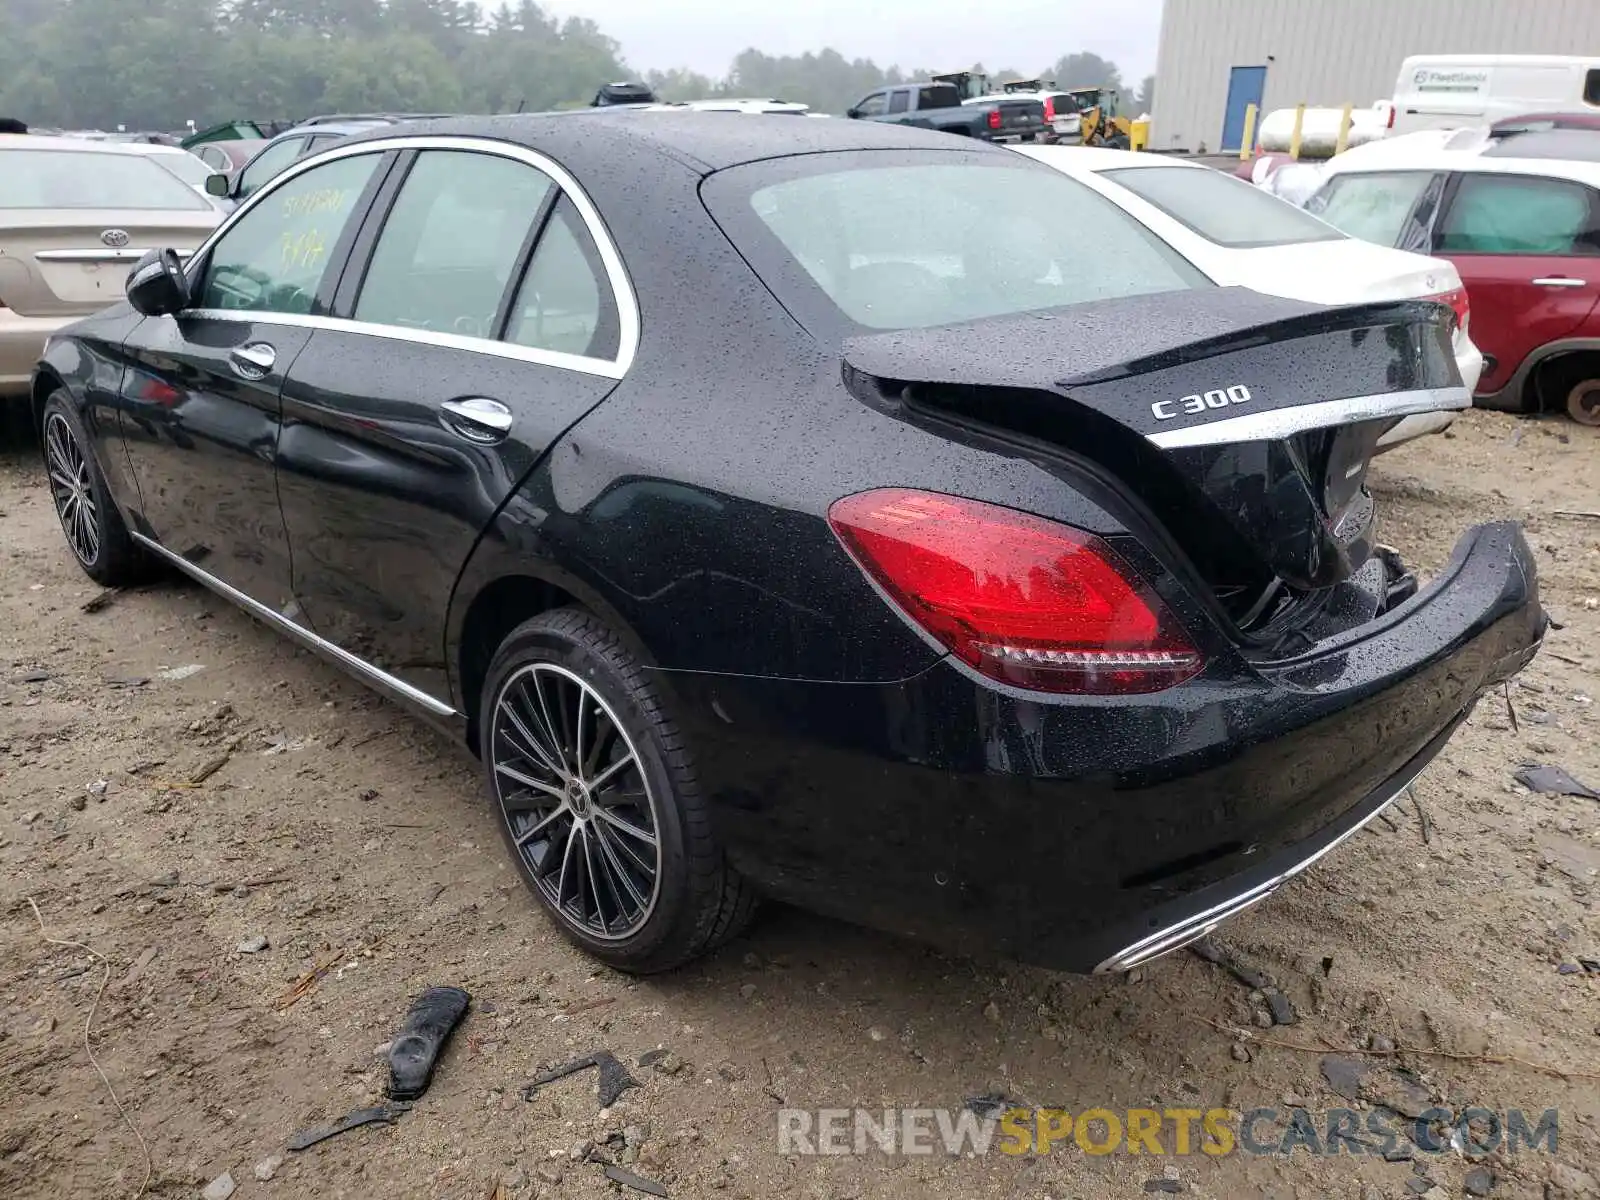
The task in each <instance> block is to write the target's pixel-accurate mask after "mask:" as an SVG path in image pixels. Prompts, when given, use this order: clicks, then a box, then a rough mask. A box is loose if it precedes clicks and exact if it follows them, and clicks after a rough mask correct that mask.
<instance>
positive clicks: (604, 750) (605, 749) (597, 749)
mask: <svg viewBox="0 0 1600 1200" xmlns="http://www.w3.org/2000/svg"><path fill="white" fill-rule="evenodd" d="M602 721H604V722H605V733H604V734H601V732H600V723H601V722H602ZM594 727H595V738H594V744H593V745H592V746H590V747H589V757H588V758H587V759H585V760H584V761H583V762H582V763H581V764H579V768H578V769H579V770H580V771H582V772H583V776H584V778H585V779H587V778H588V777H589V776H590V775H592V774H593V773H594V770H595V768H596V767H598V766H599V765H600V764H601V763H603V762H605V761H606V756H607V755H609V754H610V753H611V748H612V747H613V746H615V745H616V744H617V727H616V725H615V724H613V723H612V721H611V718H610V717H608V716H607V715H606V711H605V709H603V708H599V707H597V708H596V709H595V712H594Z"/></svg>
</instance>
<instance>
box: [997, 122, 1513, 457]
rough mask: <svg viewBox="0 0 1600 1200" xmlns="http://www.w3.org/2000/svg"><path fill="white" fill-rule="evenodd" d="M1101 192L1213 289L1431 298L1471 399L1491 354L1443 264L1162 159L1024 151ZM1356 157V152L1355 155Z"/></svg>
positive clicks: (1422, 426)
mask: <svg viewBox="0 0 1600 1200" xmlns="http://www.w3.org/2000/svg"><path fill="white" fill-rule="evenodd" d="M1012 149H1013V150H1014V151H1015V152H1016V153H1018V154H1026V155H1027V156H1028V157H1029V158H1035V159H1038V160H1039V161H1040V162H1042V163H1045V164H1046V165H1047V166H1051V167H1054V168H1055V169H1056V170H1058V171H1061V172H1062V173H1064V174H1067V175H1070V176H1072V177H1073V178H1074V179H1076V180H1078V181H1079V182H1081V183H1083V184H1084V185H1085V186H1087V187H1090V188H1093V189H1094V190H1095V191H1097V192H1099V193H1100V194H1101V195H1102V196H1105V197H1106V198H1107V199H1108V200H1110V201H1112V203H1114V204H1116V205H1117V207H1119V208H1121V209H1122V210H1123V211H1124V212H1126V213H1128V214H1129V215H1130V216H1132V217H1133V218H1135V219H1136V220H1137V221H1139V223H1140V224H1142V225H1144V226H1145V227H1146V228H1148V229H1149V230H1150V231H1151V232H1152V233H1154V234H1155V235H1156V236H1157V237H1159V238H1161V240H1162V241H1164V242H1166V243H1167V244H1168V245H1169V246H1171V247H1173V248H1174V249H1175V250H1177V251H1178V252H1179V253H1180V254H1182V255H1183V256H1184V257H1185V258H1187V259H1188V260H1189V261H1190V262H1192V263H1193V264H1194V265H1195V266H1196V267H1198V268H1199V269H1200V270H1201V271H1202V272H1204V273H1205V274H1206V275H1207V276H1209V277H1210V278H1211V279H1212V280H1214V281H1215V282H1217V283H1220V284H1237V285H1239V286H1242V287H1247V288H1250V289H1251V290H1252V291H1257V292H1265V293H1266V294H1267V295H1271V296H1285V297H1288V298H1290V299H1294V300H1305V301H1307V302H1309V303H1313V304H1358V303H1361V302H1363V301H1371V300H1409V299H1431V300H1438V301H1440V302H1441V303H1445V304H1448V305H1450V307H1451V308H1453V309H1454V310H1455V313H1456V333H1455V355H1456V365H1457V366H1458V367H1459V368H1460V369H1461V379H1462V382H1463V383H1464V384H1465V385H1466V387H1467V391H1468V392H1469V393H1470V392H1471V391H1472V390H1473V389H1474V388H1475V387H1476V386H1477V383H1478V376H1479V375H1481V374H1482V373H1483V355H1482V354H1481V353H1480V352H1479V350H1478V348H1477V347H1476V346H1474V345H1473V344H1472V339H1471V338H1470V337H1469V336H1468V334H1467V324H1468V305H1467V293H1466V290H1465V289H1464V288H1463V287H1462V285H1461V276H1460V274H1459V273H1458V272H1457V271H1456V268H1455V267H1454V266H1453V265H1452V264H1451V263H1448V262H1446V261H1445V260H1443V259H1440V258H1430V257H1428V256H1426V255H1422V254H1412V253H1409V252H1408V251H1405V250H1393V249H1390V248H1389V247H1387V246H1378V245H1374V244H1373V243H1371V242H1364V241H1360V240H1358V239H1356V238H1352V237H1348V236H1346V235H1345V234H1343V233H1341V232H1339V230H1337V229H1335V228H1334V227H1333V226H1332V225H1329V224H1327V223H1325V222H1323V221H1320V220H1318V219H1317V218H1316V217H1314V216H1312V215H1311V214H1310V213H1307V212H1303V211H1302V210H1300V209H1298V208H1296V207H1295V206H1294V205H1292V204H1288V203H1285V202H1284V201H1282V200H1279V199H1278V198H1277V197H1275V196H1271V195H1268V194H1267V193H1266V192H1264V191H1262V190H1261V189H1260V188H1257V187H1253V186H1251V185H1250V184H1248V183H1246V182H1245V181H1244V180H1242V179H1237V178H1235V177H1234V176H1232V175H1225V174H1223V173H1222V172H1221V171H1215V170H1212V169H1211V168H1210V167H1204V166H1201V165H1199V164H1197V163H1191V162H1185V161H1183V160H1182V159H1174V158H1168V157H1166V156H1165V155H1159V154H1138V153H1132V152H1130V151H1127V150H1103V149H1098V148H1090V147H1079V146H1014V147H1012ZM1352 153H1353V152H1352ZM1453 419H1454V414H1452V413H1426V414H1422V415H1419V416H1413V417H1407V418H1405V419H1404V420H1403V421H1401V422H1400V423H1399V424H1398V425H1396V426H1395V427H1394V428H1393V429H1391V430H1390V431H1389V432H1388V433H1386V434H1384V436H1383V437H1382V439H1381V440H1380V441H1379V443H1378V446H1379V448H1380V449H1381V450H1387V449H1391V448H1393V447H1395V446H1398V445H1399V444H1400V443H1402V442H1407V441H1410V440H1411V439H1412V438H1416V437H1421V436H1422V435H1423V434H1428V433H1438V432H1439V431H1441V430H1443V429H1445V428H1446V427H1448V426H1449V424H1450V422H1451V421H1452V420H1453Z"/></svg>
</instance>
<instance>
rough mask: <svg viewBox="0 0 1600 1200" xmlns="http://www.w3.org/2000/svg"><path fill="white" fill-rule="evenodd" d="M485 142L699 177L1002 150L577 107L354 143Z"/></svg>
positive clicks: (889, 128) (930, 138)
mask: <svg viewBox="0 0 1600 1200" xmlns="http://www.w3.org/2000/svg"><path fill="white" fill-rule="evenodd" d="M428 136H433V137H444V136H449V137H484V138H492V139H495V140H497V141H504V142H510V143H512V144H514V145H521V146H526V147H527V148H528V149H530V150H539V151H542V152H544V153H546V154H549V155H551V157H553V158H555V159H556V161H558V162H560V163H562V164H563V165H565V166H568V167H574V168H577V167H581V165H582V163H583V162H584V161H585V160H586V159H592V158H595V157H603V158H607V159H612V158H614V157H615V156H618V155H625V154H628V153H630V152H634V153H638V152H645V153H650V152H654V153H655V154H657V155H659V156H661V157H663V158H669V159H673V160H675V161H677V162H679V163H681V164H683V165H685V166H688V167H691V168H693V169H695V170H697V171H699V172H700V173H702V174H708V173H710V172H712V171H720V170H723V169H725V168H728V167H734V166H738V165H740V164H741V163H747V162H759V161H762V160H764V159H772V158H790V157H794V156H797V155H803V154H826V153H830V152H834V151H848V150H948V151H950V152H952V153H967V154H984V153H993V154H1004V153H1005V151H1004V150H1001V149H1000V148H998V147H993V146H989V145H987V144H986V143H982V142H974V141H971V140H970V139H967V138H960V139H958V138H954V137H952V136H951V135H950V134H948V133H936V132H934V131H933V130H928V129H913V128H911V127H909V126H905V125H895V124H890V123H887V122H879V121H802V122H797V121H795V120H794V119H793V117H792V116H783V115H769V114H763V113H751V114H748V115H745V116H742V117H741V118H740V119H739V120H737V121H731V120H729V119H728V116H727V114H726V113H717V112H699V111H694V110H688V111H678V112H660V111H651V110H649V109H621V108H620V107H609V108H583V109H573V110H570V111H567V112H557V113H515V114H508V115H506V116H498V117H454V118H451V119H449V120H444V121H426V122H421V123H418V124H414V125H407V126H406V127H405V128H404V129H396V128H394V127H393V126H384V127H380V128H367V129H363V130H362V131H361V134H360V136H359V137H358V138H357V139H356V140H357V141H379V140H386V139H390V138H415V137H428Z"/></svg>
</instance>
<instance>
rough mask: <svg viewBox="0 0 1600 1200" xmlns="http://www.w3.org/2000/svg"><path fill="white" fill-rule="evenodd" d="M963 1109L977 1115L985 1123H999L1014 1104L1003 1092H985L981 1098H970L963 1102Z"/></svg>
mask: <svg viewBox="0 0 1600 1200" xmlns="http://www.w3.org/2000/svg"><path fill="white" fill-rule="evenodd" d="M961 1107H962V1108H964V1109H966V1110H967V1111H968V1112H970V1113H977V1114H978V1116H980V1117H982V1118H983V1119H984V1120H985V1121H998V1120H999V1119H1000V1118H1001V1117H1002V1116H1004V1115H1005V1112H1006V1110H1007V1109H1008V1108H1011V1107H1012V1104H1011V1101H1010V1100H1009V1099H1007V1098H1006V1096H1005V1094H1004V1093H1003V1092H985V1093H984V1094H983V1095H981V1096H968V1097H967V1098H966V1099H965V1100H963V1101H962V1102H961Z"/></svg>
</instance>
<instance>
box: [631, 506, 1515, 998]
mask: <svg viewBox="0 0 1600 1200" xmlns="http://www.w3.org/2000/svg"><path fill="white" fill-rule="evenodd" d="M1545 626H1546V618H1545V615H1544V612H1543V609H1542V608H1541V607H1540V605H1539V598H1538V583H1537V575H1536V571H1535V565H1534V559H1533V555H1532V552H1531V551H1530V549H1529V547H1528V544H1527V542H1526V540H1525V539H1524V538H1523V536H1522V534H1521V531H1520V530H1519V529H1518V528H1517V527H1516V526H1515V525H1511V524H1494V525H1484V526H1480V527H1478V528H1476V529H1473V530H1471V531H1469V532H1468V533H1467V534H1466V535H1465V536H1464V537H1463V538H1462V540H1461V542H1460V543H1459V545H1458V546H1457V549H1456V552H1455V554H1454V556H1453V557H1452V559H1451V561H1450V563H1449V564H1448V565H1447V566H1446V567H1445V568H1444V569H1443V570H1442V571H1441V572H1440V573H1439V575H1438V577H1437V578H1435V579H1434V580H1433V581H1432V582H1431V583H1430V585H1429V586H1428V587H1426V588H1424V589H1423V590H1421V591H1419V592H1418V593H1417V594H1415V595H1414V596H1412V597H1411V598H1410V599H1408V600H1405V601H1404V602H1402V603H1399V604H1397V605H1396V606H1395V607H1394V608H1393V609H1391V610H1390V611H1388V612H1385V613H1383V614H1382V615H1381V616H1378V617H1376V618H1375V619H1372V620H1369V621H1367V622H1365V623H1363V624H1361V625H1358V626H1356V627H1354V628H1352V629H1349V630H1347V631H1345V632H1343V633H1337V634H1333V635H1331V636H1328V637H1325V638H1323V639H1322V640H1320V641H1318V642H1317V643H1316V644H1315V645H1314V646H1311V647H1309V648H1307V649H1306V651H1305V652H1304V653H1303V654H1298V655H1297V656H1295V657H1292V658H1279V659H1277V660H1274V661H1247V660H1246V659H1245V658H1243V657H1242V656H1240V655H1238V654H1232V655H1229V654H1218V655H1217V656H1216V657H1214V658H1213V660H1212V662H1211V664H1210V665H1209V666H1208V669H1207V671H1206V672H1205V673H1204V674H1203V675H1201V676H1200V677H1198V678H1196V679H1194V680H1192V681H1190V682H1189V683H1186V684H1183V685H1180V686H1178V687H1175V688H1171V689H1168V690H1167V691H1165V692H1161V693H1157V694H1155V695H1149V696H1137V697H1117V698H1111V699H1109V700H1108V699H1107V698H1104V697H1074V696H1042V695H1040V694H1038V693H1027V692H1021V691H1017V690H1014V689H1008V688H1006V687H1004V686H1003V685H998V684H994V683H992V682H989V681H985V680H981V679H976V678H974V677H973V673H971V672H969V671H966V670H965V669H964V668H962V667H960V666H959V665H957V664H955V663H953V662H951V661H950V660H948V659H945V660H941V661H940V662H939V663H938V664H936V665H935V666H933V667H931V668H929V669H928V670H927V671H925V672H923V673H922V674H920V675H918V676H915V677H914V678H911V679H908V680H904V681H902V682H899V683H894V684H840V683H821V682H808V681H799V680H775V679H752V678H749V677H739V676H725V675H724V676H710V675H699V674H687V673H678V672H662V673H661V676H662V682H663V684H665V685H666V686H667V688H669V689H670V690H671V692H672V693H673V694H674V697H675V707H676V708H677V709H678V711H679V712H680V713H681V714H682V716H683V721H684V724H685V726H686V728H687V731H688V732H689V733H690V736H691V738H692V741H693V744H694V745H695V747H696V750H697V758H698V763H699V769H700V777H701V780H702V783H703V786H704V787H705V789H706V793H707V795H708V796H709V797H710V798H711V800H712V802H713V806H714V810H713V811H714V814H715V820H716V822H717V829H718V835H719V837H720V838H721V839H722V841H723V842H724V844H725V845H726V847H727V849H728V853H729V856H730V859H731V861H732V862H733V865H734V866H735V867H737V868H738V869H739V870H740V871H741V872H742V873H744V874H745V875H746V876H747V877H749V878H750V879H752V880H753V881H754V882H755V883H756V884H757V885H758V886H759V887H760V888H761V889H762V890H763V891H765V892H766V893H767V894H769V895H771V896H773V897H775V898H778V899H781V900H785V901H790V902H793V903H796V904H799V905H801V906H803V907H806V908H811V909H814V910H818V911H821V912H824V913H827V914H831V915H836V916H839V917H842V918H844V919H847V920H849V921H851V922H853V923H857V924H865V925H870V926H874V927H876V928H880V929H883V930H886V931H889V932H893V933H898V934H904V935H909V936H913V937H917V938H920V939H923V940H926V941H929V942H933V943H935V944H938V945H940V946H943V947H946V948H949V949H952V950H957V951H961V952H968V953H977V954H983V955H999V956H1003V957H1008V958H1013V959H1019V960H1022V961H1026V962H1032V963H1036V964H1039V965H1042V966H1046V967H1053V968H1057V969H1064V970H1070V971H1078V972H1084V973H1088V972H1093V971H1095V970H1097V969H1098V970H1102V971H1107V970H1115V969H1119V968H1122V967H1125V966H1127V965H1130V964H1132V963H1135V962H1139V961H1146V960H1148V959H1149V958H1151V957H1154V956H1156V955H1158V954H1160V953H1165V952H1167V951H1170V950H1172V949H1176V948H1177V947H1178V946H1180V945H1182V944H1184V943H1185V942H1186V941H1190V940H1193V939H1194V938H1196V937H1199V936H1201V935H1203V934H1204V933H1205V932H1206V931H1207V930H1209V929H1210V928H1213V927H1214V926H1215V925H1216V924H1217V923H1218V922H1220V921H1221V920H1223V919H1225V918H1227V917H1228V916H1230V915H1233V914H1234V913H1237V912H1239V911H1242V910H1243V909H1244V908H1247V907H1250V906H1252V905H1255V904H1258V903H1260V902H1261V901H1262V900H1264V899H1266V898H1267V897H1268V896H1270V895H1272V893H1273V892H1274V891H1276V890H1277V889H1278V888H1279V887H1281V886H1282V885H1283V883H1284V882H1286V881H1287V880H1289V879H1291V878H1293V877H1294V876H1295V875H1296V874H1297V873H1299V872H1300V871H1303V870H1305V869H1306V868H1307V867H1309V866H1310V865H1311V864H1312V863H1314V862H1316V861H1317V860H1318V859H1319V858H1320V857H1322V856H1323V855H1325V854H1327V853H1329V852H1330V851H1332V850H1333V849H1334V848H1335V847H1337V846H1338V845H1339V844H1340V842H1342V841H1343V840H1345V839H1346V838H1348V837H1350V836H1351V835H1352V834H1353V833H1354V832H1355V831H1356V830H1358V829H1359V828H1360V827H1361V826H1362V825H1363V824H1365V823H1366V822H1367V821H1369V820H1371V819H1372V818H1373V816H1374V815H1375V814H1376V813H1377V812H1378V811H1379V810H1380V809H1381V808H1382V807H1383V806H1384V805H1386V804H1387V803H1389V802H1390V800H1392V799H1393V797H1394V796H1395V794H1396V793H1398V792H1400V791H1402V790H1403V789H1404V788H1405V787H1406V786H1407V785H1408V784H1409V783H1410V781H1411V780H1412V779H1413V778H1414V777H1415V776H1416V775H1417V773H1418V772H1420V771H1421V770H1422V769H1423V768H1424V767H1425V766H1426V765H1427V764H1428V762H1429V761H1430V760H1431V759H1432V758H1433V757H1434V756H1435V755H1437V754H1438V753H1439V751H1440V750H1441V749H1442V748H1443V747H1444V745H1445V744H1446V742H1447V741H1448V740H1449V737H1450V735H1451V734H1452V733H1453V732H1454V730H1455V729H1456V728H1457V727H1458V726H1459V725H1460V723H1461V722H1462V721H1463V720H1464V719H1465V718H1466V716H1467V714H1468V713H1469V712H1470V711H1471V708H1472V706H1473V704H1474V703H1475V702H1476V700H1477V698H1478V697H1479V696H1480V695H1481V694H1482V693H1483V692H1484V691H1485V690H1487V689H1489V688H1491V687H1494V686H1496V685H1497V684H1499V683H1500V682H1501V681H1503V680H1505V679H1507V678H1509V677H1510V676H1511V675H1513V674H1515V673H1516V672H1517V671H1519V670H1520V669H1521V668H1522V667H1523V666H1525V665H1526V664H1527V663H1528V661H1529V660H1530V659H1531V658H1532V657H1533V656H1534V654H1535V653H1536V652H1537V650H1538V647H1539V645H1540V643H1541V640H1542V638H1543V636H1544V630H1545Z"/></svg>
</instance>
